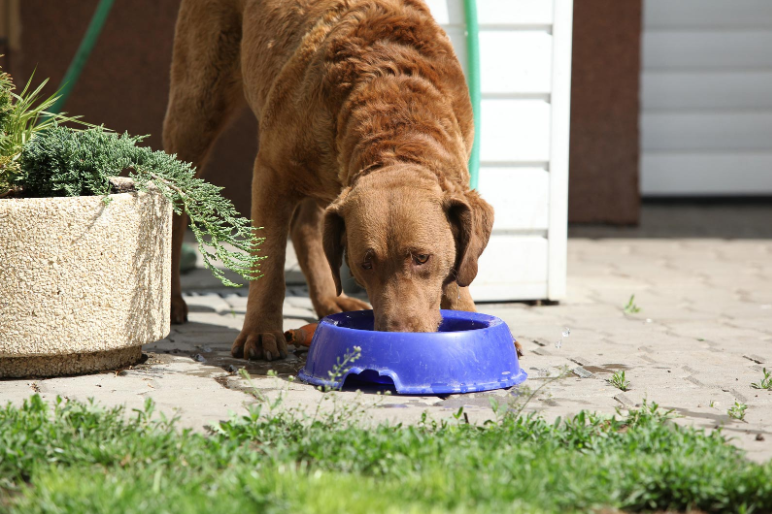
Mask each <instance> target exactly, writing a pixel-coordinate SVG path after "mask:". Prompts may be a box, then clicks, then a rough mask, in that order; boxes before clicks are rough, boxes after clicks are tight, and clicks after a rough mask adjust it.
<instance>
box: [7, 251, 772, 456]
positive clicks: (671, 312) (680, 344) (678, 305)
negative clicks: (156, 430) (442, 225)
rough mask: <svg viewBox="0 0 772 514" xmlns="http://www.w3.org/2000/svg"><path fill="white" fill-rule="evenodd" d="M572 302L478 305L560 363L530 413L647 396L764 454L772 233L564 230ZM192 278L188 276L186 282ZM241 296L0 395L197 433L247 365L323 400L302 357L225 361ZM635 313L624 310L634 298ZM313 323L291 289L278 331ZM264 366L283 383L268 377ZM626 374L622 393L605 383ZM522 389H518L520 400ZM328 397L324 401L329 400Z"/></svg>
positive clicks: (394, 417) (548, 365) (194, 297)
mask: <svg viewBox="0 0 772 514" xmlns="http://www.w3.org/2000/svg"><path fill="white" fill-rule="evenodd" d="M568 262H569V264H568V273H569V278H568V299H567V300H566V301H563V302H561V303H560V304H558V305H549V306H531V305H527V304H522V303H520V304H483V305H480V306H479V308H480V310H481V311H483V312H487V313H490V314H494V315H496V316H500V317H501V318H503V319H504V320H505V321H506V322H507V323H508V324H509V326H510V328H511V329H512V332H513V333H514V334H515V336H516V337H517V338H518V340H519V341H521V342H522V343H523V345H524V348H525V357H524V358H523V359H522V361H521V364H522V366H523V367H524V368H525V369H526V370H527V372H528V373H529V375H530V377H529V379H528V381H527V382H526V385H528V386H529V387H531V388H536V387H538V386H539V385H540V384H543V383H544V382H545V381H550V380H551V379H550V378H549V377H554V376H555V375H556V374H558V373H559V372H560V370H561V369H567V370H568V376H567V377H565V378H563V379H562V380H558V381H550V383H549V384H548V385H546V386H545V388H544V389H542V391H541V392H540V394H539V395H537V396H536V398H535V399H534V400H532V401H531V402H530V403H529V404H528V405H527V408H526V410H527V411H533V410H537V411H541V412H543V413H544V415H545V416H547V417H548V418H554V417H555V416H558V415H559V416H568V415H571V414H575V413H577V412H578V411H580V410H582V409H587V410H592V411H597V412H601V413H608V414H611V413H613V412H614V411H615V409H618V408H622V409H624V408H627V407H634V406H639V405H641V404H642V402H643V401H644V400H647V401H649V402H657V403H658V404H660V405H661V406H663V407H665V408H672V409H675V410H676V411H677V412H678V413H679V414H680V415H681V416H683V417H682V418H680V420H679V423H685V424H691V425H695V426H698V427H704V428H706V429H709V430H712V429H714V428H716V427H722V430H723V431H724V432H725V433H726V434H728V435H730V436H732V437H734V438H735V444H738V445H739V446H741V447H743V448H745V449H747V450H748V451H749V456H750V457H751V458H753V459H756V460H763V459H769V458H770V457H772V391H765V390H757V389H753V388H752V387H751V383H752V382H758V381H760V379H761V378H762V368H763V367H767V368H769V369H772V240H769V239H757V240H738V241H727V240H719V239H600V240H594V239H571V240H570V241H569V259H568ZM188 281H189V282H190V279H188ZM245 294H246V291H245V290H230V291H222V290H218V291H212V290H209V291H199V292H191V293H190V294H189V295H188V297H187V301H188V303H189V305H190V309H191V313H190V319H191V322H190V323H188V324H187V325H183V326H175V327H173V330H172V333H171V335H170V336H169V337H168V338H167V339H165V340H163V341H160V342H157V343H155V344H152V345H148V346H147V347H145V351H146V354H147V356H148V360H147V361H146V362H145V363H144V364H141V365H138V366H135V367H133V368H132V369H127V370H122V371H120V372H112V373H101V374H96V375H89V376H83V377H74V378H55V379H44V380H7V381H0V399H2V400H3V401H5V400H12V401H14V402H19V401H21V400H22V399H24V398H26V397H28V396H29V395H30V394H33V392H39V393H40V394H41V395H42V396H43V397H44V398H46V399H48V400H53V399H54V398H55V397H56V395H61V396H65V397H69V398H78V399H82V400H85V399H87V398H90V397H93V398H95V399H97V400H98V401H99V402H101V403H103V404H107V405H118V404H125V405H127V406H128V407H129V408H135V407H140V406H141V405H142V403H144V401H145V399H146V398H152V399H153V400H154V401H155V402H156V403H157V405H158V408H159V409H160V410H162V411H164V412H167V413H169V414H171V413H175V412H176V413H178V414H179V415H180V418H181V423H182V424H183V425H184V426H189V427H193V428H195V429H201V428H203V427H204V426H205V425H206V424H210V423H213V422H216V421H217V420H220V419H225V418H227V417H228V416H229V414H230V413H233V412H235V413H243V412H245V405H246V404H248V403H251V402H254V401H255V400H254V399H253V398H252V397H251V396H249V395H247V394H245V390H246V389H247V388H248V385H247V383H246V382H245V381H244V380H242V379H241V378H239V377H238V375H236V374H234V373H233V370H235V369H236V368H237V367H241V366H246V368H247V370H248V371H249V372H250V373H251V374H252V376H253V383H254V384H255V385H257V387H259V388H260V389H261V390H263V392H264V394H266V395H267V396H268V397H271V398H273V397H275V396H276V395H278V394H283V395H284V396H285V398H284V406H285V407H300V408H306V409H314V408H316V406H317V405H318V404H319V402H322V403H325V402H324V400H322V397H323V395H322V394H321V393H319V392H318V391H316V390H314V388H313V387H311V386H307V385H303V384H298V383H296V382H290V381H288V380H287V378H286V377H287V376H289V375H294V374H296V373H297V371H298V369H299V368H300V367H301V366H302V364H303V362H304V358H305V354H304V353H302V352H301V351H298V352H296V353H293V354H291V355H290V358H288V359H287V360H285V361H280V362H273V363H266V362H249V363H245V362H244V361H241V360H236V359H232V358H231V357H230V355H229V349H230V346H231V343H232V342H233V340H234V338H235V337H236V335H237V334H238V332H239V330H240V328H241V325H242V322H243V318H244V313H245V310H246V296H245ZM633 294H634V295H635V300H634V303H635V305H636V306H638V307H639V308H640V311H639V312H637V313H631V312H628V313H625V312H624V309H623V308H624V306H625V305H626V304H627V303H628V301H629V299H630V296H631V295H633ZM314 318H315V316H314V314H313V311H312V309H311V304H310V301H309V300H308V297H307V296H306V293H305V289H304V288H303V286H291V287H289V288H288V296H287V299H286V302H285V329H288V328H293V327H298V326H301V325H303V324H306V323H308V322H310V321H313V320H314ZM269 369H273V370H276V371H277V372H278V373H279V376H278V377H277V378H274V377H268V376H266V374H267V372H268V370H269ZM616 371H624V372H625V374H626V378H627V379H628V380H629V381H630V383H631V388H630V390H628V391H626V392H622V391H621V390H619V389H617V388H615V387H613V386H612V385H610V384H609V383H607V381H606V380H607V379H609V378H610V377H611V376H612V374H613V373H614V372H616ZM522 393H523V391H522V389H521V390H516V389H515V390H509V391H496V392H492V393H480V394H469V395H452V396H447V397H436V396H429V397H401V396H394V395H393V396H382V395H376V394H367V393H365V394H357V393H354V392H344V393H340V395H339V396H338V401H342V402H347V403H349V404H350V405H356V406H357V408H361V410H362V411H363V413H364V415H365V416H366V417H367V418H369V419H372V420H375V421H379V420H390V421H393V422H415V421H417V420H419V419H420V418H421V416H422V414H423V413H424V412H427V413H428V415H429V416H431V417H432V418H435V419H440V418H447V417H450V415H451V414H453V413H455V412H456V411H457V410H458V408H459V407H464V409H465V411H466V412H467V413H468V415H469V418H470V421H482V420H484V419H489V418H491V417H492V416H493V412H492V410H491V406H490V398H489V397H491V396H493V397H494V398H495V399H496V401H497V402H498V403H499V404H502V405H506V404H508V402H510V403H511V402H517V401H518V398H520V399H521V398H522V397H523V396H522ZM518 395H520V396H518ZM735 402H740V403H744V404H746V405H747V411H746V416H745V421H744V422H741V421H737V420H733V419H731V418H730V417H729V416H728V414H727V410H728V409H729V408H730V407H731V406H733V405H734V403H735ZM328 403H329V402H328Z"/></svg>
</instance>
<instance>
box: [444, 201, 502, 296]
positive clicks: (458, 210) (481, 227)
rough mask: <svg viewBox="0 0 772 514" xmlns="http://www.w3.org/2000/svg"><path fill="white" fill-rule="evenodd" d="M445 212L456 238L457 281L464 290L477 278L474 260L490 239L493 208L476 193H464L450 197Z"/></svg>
mask: <svg viewBox="0 0 772 514" xmlns="http://www.w3.org/2000/svg"><path fill="white" fill-rule="evenodd" d="M445 212H446V213H447V216H448V220H449V221H450V225H451V227H452V230H453V236H454V237H455V239H456V266H455V278H456V282H457V283H458V285H459V286H461V287H466V286H468V285H469V284H471V283H472V280H474V277H476V276H477V259H479V258H480V255H482V252H483V250H485V246H486V245H487V244H488V239H490V237H491V230H492V229H493V207H491V206H490V205H489V204H488V202H486V201H485V200H483V199H482V198H480V195H479V194H477V191H467V192H465V193H463V194H459V193H453V194H449V195H448V197H447V198H446V199H445Z"/></svg>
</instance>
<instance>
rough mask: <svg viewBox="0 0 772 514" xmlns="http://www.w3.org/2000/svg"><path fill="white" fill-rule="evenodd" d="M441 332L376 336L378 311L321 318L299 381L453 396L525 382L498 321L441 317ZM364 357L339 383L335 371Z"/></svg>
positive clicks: (457, 315) (477, 316) (504, 328)
mask: <svg viewBox="0 0 772 514" xmlns="http://www.w3.org/2000/svg"><path fill="white" fill-rule="evenodd" d="M441 313H442V324H441V325H440V328H439V331H438V332H421V333H413V332H376V331H374V330H373V311H357V312H342V313H339V314H333V315H331V316H327V317H326V318H324V319H322V321H321V322H320V323H319V327H318V328H317V329H316V332H315V333H314V338H313V340H312V342H311V348H310V349H309V351H308V358H307V360H306V365H305V367H304V368H303V369H302V370H301V371H300V373H299V374H298V376H299V377H300V379H301V380H303V381H305V382H308V383H311V384H314V385H319V386H328V387H335V388H337V387H341V386H342V383H343V382H345V381H346V379H349V378H350V379H352V381H353V382H360V383H361V382H364V383H369V384H373V385H381V386H383V385H386V386H390V385H392V384H393V386H394V389H396V390H397V392H398V393H400V394H449V393H471V392H475V391H489V390H491V389H501V388H504V387H511V386H514V385H517V384H519V383H521V382H523V381H524V380H525V379H526V378H527V376H528V375H527V374H526V373H525V371H523V370H522V369H520V365H519V363H518V360H517V352H516V351H515V345H514V339H513V338H512V334H511V333H510V332H509V327H507V324H506V323H504V322H503V321H502V320H501V319H499V318H497V317H496V316H489V315H487V314H480V313H476V312H460V311H446V310H443V311H441ZM355 346H358V347H360V348H361V356H360V358H359V359H358V360H356V361H355V362H354V363H352V364H351V365H350V367H349V369H348V371H347V372H345V373H344V374H343V375H342V376H340V377H339V378H338V380H337V381H333V380H331V378H330V372H332V371H333V369H334V367H335V365H336V363H338V362H340V361H342V360H343V358H344V356H345V355H346V353H347V352H352V351H353V349H354V347H355Z"/></svg>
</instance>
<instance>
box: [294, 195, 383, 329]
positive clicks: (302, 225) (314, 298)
mask: <svg viewBox="0 0 772 514" xmlns="http://www.w3.org/2000/svg"><path fill="white" fill-rule="evenodd" d="M323 213H324V209H323V208H322V207H321V206H319V204H317V203H316V202H315V201H314V200H313V199H311V198H307V199H306V200H304V201H302V202H301V203H300V206H298V208H297V210H296V211H295V216H294V217H293V220H292V229H291V232H290V236H291V237H292V244H293V245H294V246H295V254H296V255H297V257H298V263H299V264H300V269H302V270H303V275H305V277H306V281H307V282H308V292H309V296H310V297H311V303H312V304H313V306H314V310H315V311H316V315H317V316H319V317H320V318H323V317H324V316H327V315H329V314H335V313H336V312H343V311H358V310H363V309H369V308H370V306H369V305H367V304H366V303H365V302H363V301H361V300H357V299H356V298H349V297H348V296H346V295H345V294H342V293H341V295H340V296H338V293H337V292H336V291H335V282H334V281H333V279H332V274H331V273H330V265H329V264H328V263H327V257H325V255H324V248H323V247H322V220H323Z"/></svg>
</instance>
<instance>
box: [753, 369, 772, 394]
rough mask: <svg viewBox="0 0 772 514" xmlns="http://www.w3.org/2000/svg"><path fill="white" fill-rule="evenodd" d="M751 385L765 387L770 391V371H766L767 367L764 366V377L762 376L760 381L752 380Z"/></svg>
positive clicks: (758, 387)
mask: <svg viewBox="0 0 772 514" xmlns="http://www.w3.org/2000/svg"><path fill="white" fill-rule="evenodd" d="M751 387H752V388H754V389H766V390H767V391H772V373H770V372H769V371H767V368H764V378H762V379H761V381H760V382H753V383H752V384H751Z"/></svg>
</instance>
